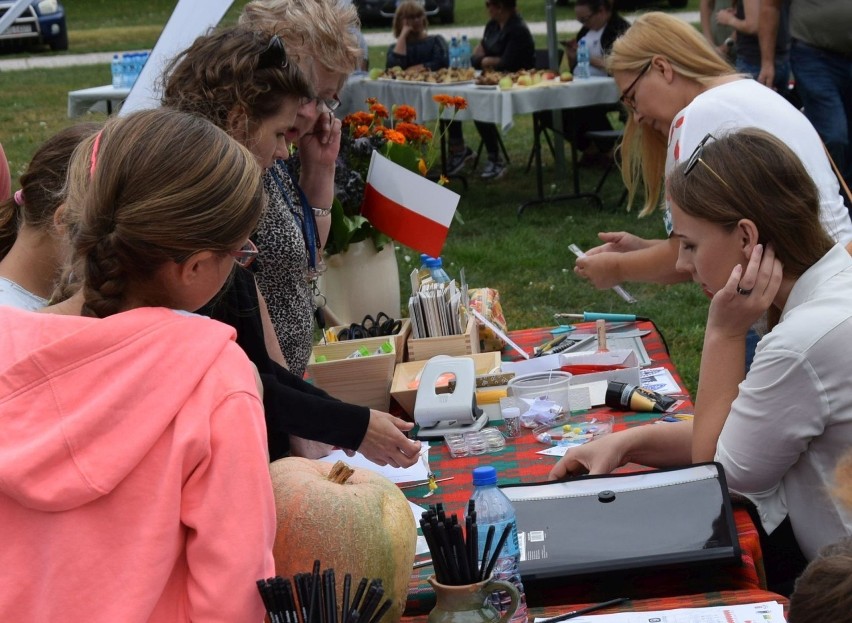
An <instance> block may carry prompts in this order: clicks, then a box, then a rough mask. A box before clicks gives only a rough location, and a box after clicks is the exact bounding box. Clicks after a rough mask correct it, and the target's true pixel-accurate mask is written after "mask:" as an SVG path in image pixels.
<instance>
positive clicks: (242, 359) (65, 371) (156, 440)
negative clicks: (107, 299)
mask: <svg viewBox="0 0 852 623" xmlns="http://www.w3.org/2000/svg"><path fill="white" fill-rule="evenodd" d="M233 340H234V330H233V329H232V328H231V327H228V326H226V325H224V324H220V323H218V322H215V321H213V320H209V319H207V318H203V317H200V316H187V315H181V314H178V313H175V312H173V311H170V310H167V309H162V308H142V309H136V310H133V311H129V312H125V313H121V314H117V315H115V316H111V317H109V318H106V319H103V320H98V319H92V318H82V317H76V316H56V315H50V314H38V313H31V312H25V311H20V310H17V309H13V308H10V307H0V526H1V527H2V528H0V534H2V537H0V620H2V621H15V622H18V621H62V622H63V623H78V622H79V623H82V622H85V623H100V622H103V623H131V622H140V623H141V622H143V621H155V622H163V623H165V622H168V623H175V622H183V621H200V622H204V623H212V622H218V621H222V622H228V623H237V622H239V623H243V622H254V623H260V621H262V620H263V615H264V613H265V610H264V608H263V605H262V602H261V600H260V597H259V595H258V592H257V587H256V584H255V582H256V580H258V579H259V578H266V577H269V576H271V575H274V568H275V565H274V561H273V559H272V544H273V541H274V538H275V506H274V500H273V495H272V485H271V482H270V477H269V470H268V463H267V458H266V432H265V425H264V419H263V407H262V403H261V401H260V399H259V398H258V394H257V386H256V383H255V378H254V374H253V370H252V368H251V366H250V364H249V362H248V359H247V358H246V356H245V355H244V354H243V352H242V350H241V349H240V348H239V347H238V346H237V345H236V344H235V342H234V341H233Z"/></svg>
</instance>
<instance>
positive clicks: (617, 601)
mask: <svg viewBox="0 0 852 623" xmlns="http://www.w3.org/2000/svg"><path fill="white" fill-rule="evenodd" d="M625 601H630V598H629V597H618V598H617V599H610V600H609V601H602V602H601V603H599V604H592V605H591V606H586V607H585V608H580V609H579V610H572V611H571V612H566V613H565V614H560V615H559V616H555V617H550V618H549V619H544V620H542V621H539V622H538V623H557V621H564V620H566V619H573V618H574V617H578V616H580V615H582V614H588V613H589V612H594V611H595V610H602V609H604V608H609V607H610V606H615V605H616V604H623V603H624V602H625Z"/></svg>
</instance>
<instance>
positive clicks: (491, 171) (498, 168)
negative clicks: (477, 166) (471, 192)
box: [481, 160, 507, 180]
mask: <svg viewBox="0 0 852 623" xmlns="http://www.w3.org/2000/svg"><path fill="white" fill-rule="evenodd" d="M506 169H507V167H506V165H505V164H503V163H502V162H500V161H499V160H489V161H488V164H486V165H485V169H484V170H483V171H482V176H481V177H482V179H484V180H499V179H500V178H501V177H503V176H504V175H506Z"/></svg>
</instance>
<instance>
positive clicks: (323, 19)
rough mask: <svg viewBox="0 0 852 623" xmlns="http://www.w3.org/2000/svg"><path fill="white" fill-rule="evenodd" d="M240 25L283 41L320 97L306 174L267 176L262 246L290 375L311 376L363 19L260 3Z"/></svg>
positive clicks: (305, 139) (265, 283)
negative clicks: (345, 97)
mask: <svg viewBox="0 0 852 623" xmlns="http://www.w3.org/2000/svg"><path fill="white" fill-rule="evenodd" d="M239 23H240V25H242V26H243V27H245V28H249V29H251V30H256V31H259V32H265V33H268V34H269V35H272V34H275V35H278V36H279V37H280V39H281V41H282V42H283V44H284V47H285V49H286V50H287V58H288V59H289V60H290V61H291V62H293V63H296V64H297V65H298V66H299V68H300V69H301V70H302V73H303V74H304V75H305V76H306V77H307V78H308V80H309V81H310V83H311V86H312V87H313V90H314V92H315V97H313V98H311V99H307V100H305V101H304V102H303V104H302V105H301V106H300V107H299V109H298V112H297V115H296V123H295V124H294V129H295V130H296V132H297V135H296V136H295V137H294V140H293V143H294V144H295V145H296V146H297V147H298V148H299V158H298V160H299V171H298V175H296V173H295V172H294V169H293V168H292V167H291V166H289V165H288V164H285V163H284V162H283V160H280V159H279V160H278V161H276V162H275V164H274V166H272V167H270V168H269V169H267V171H266V173H265V174H264V185H265V187H266V192H267V194H268V195H269V210H268V211H267V213H266V215H265V216H264V218H263V220H262V221H261V223H260V226H259V227H258V231H257V235H256V236H255V242H256V243H257V246H258V249H260V251H261V260H260V261H258V262H257V263H256V266H255V276H256V278H257V283H258V286H259V287H260V291H261V293H262V294H263V296H264V298H265V299H266V302H267V304H268V305H269V313H270V316H271V317H272V323H273V326H274V327H275V333H276V336H277V338H278V342H279V343H280V344H281V349H282V350H283V351H284V357H285V359H286V360H287V365H288V367H289V368H290V370H291V371H292V372H293V373H294V374H296V375H297V376H302V375H303V374H304V372H305V366H306V365H307V362H308V358H309V357H310V354H311V346H312V339H313V321H314V309H315V303H314V298H315V295H317V294H319V291H318V289H317V287H316V280H317V278H318V277H319V274H320V272H321V271H322V270H323V269H324V266H323V264H322V247H323V245H324V244H325V241H326V238H327V237H328V231H329V228H330V227H331V203H332V201H333V200H334V172H335V162H336V160H337V155H338V152H339V151H340V129H341V123H340V120H339V119H336V118H335V116H334V113H333V111H334V110H335V109H336V108H337V107H338V106H339V105H340V100H339V99H338V93H339V91H340V90H341V89H342V88H343V84H344V82H345V81H346V77H347V76H348V75H349V74H351V73H352V72H353V71H354V70H355V69H357V67H358V62H359V60H360V59H361V57H362V52H361V49H360V47H359V46H358V40H357V37H356V36H355V34H354V33H355V32H356V31H357V30H358V26H359V22H358V14H357V11H356V9H355V7H354V6H353V5H352V4H351V3H339V2H337V1H336V0H253V1H252V2H249V3H248V4H246V6H245V7H244V8H243V12H242V14H241V15H240V20H239Z"/></svg>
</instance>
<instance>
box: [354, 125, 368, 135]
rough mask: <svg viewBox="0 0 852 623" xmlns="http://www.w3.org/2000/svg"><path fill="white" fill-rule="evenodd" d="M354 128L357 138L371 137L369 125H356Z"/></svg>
mask: <svg viewBox="0 0 852 623" xmlns="http://www.w3.org/2000/svg"><path fill="white" fill-rule="evenodd" d="M352 127H353V128H355V130H354V132H355V138H364V137H365V136H369V135H370V126H368V125H355V126H352Z"/></svg>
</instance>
